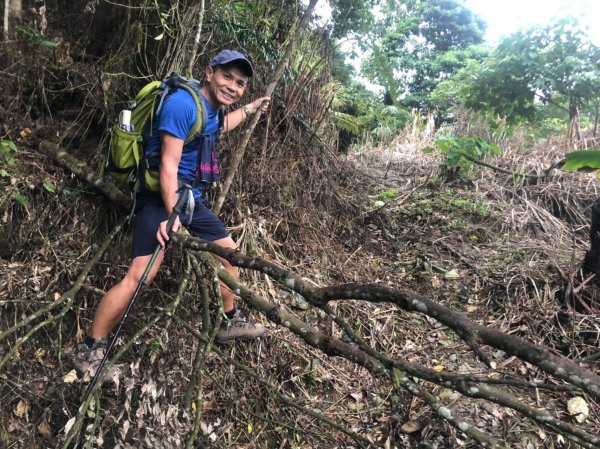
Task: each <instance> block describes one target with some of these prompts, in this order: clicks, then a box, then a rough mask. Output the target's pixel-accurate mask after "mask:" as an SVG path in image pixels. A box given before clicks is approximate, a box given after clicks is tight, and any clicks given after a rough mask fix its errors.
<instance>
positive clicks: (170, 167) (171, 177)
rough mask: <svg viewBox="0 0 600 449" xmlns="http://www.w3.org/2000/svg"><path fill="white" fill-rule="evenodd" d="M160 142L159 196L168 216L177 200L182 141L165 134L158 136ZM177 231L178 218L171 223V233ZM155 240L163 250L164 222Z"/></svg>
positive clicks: (166, 237) (166, 238) (165, 225)
mask: <svg viewBox="0 0 600 449" xmlns="http://www.w3.org/2000/svg"><path fill="white" fill-rule="evenodd" d="M160 140H161V144H162V150H161V157H160V168H159V173H160V175H159V177H160V194H161V196H162V199H163V202H164V203H165V209H166V211H167V215H168V216H170V215H171V214H172V213H173V208H174V207H175V204H176V203H177V198H178V194H177V189H178V184H177V170H178V168H179V161H180V160H181V153H182V151H183V140H181V139H179V138H177V137H175V136H173V135H171V134H169V133H165V132H163V133H161V134H160ZM177 229H179V218H177V219H176V220H175V222H174V223H173V232H177ZM156 238H157V239H158V242H159V243H160V245H161V246H162V247H163V248H164V247H165V243H166V241H167V240H169V235H168V234H167V221H166V220H165V221H163V222H162V223H161V224H160V226H159V229H158V232H157V233H156Z"/></svg>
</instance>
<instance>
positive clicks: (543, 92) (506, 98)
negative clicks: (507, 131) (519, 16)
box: [466, 18, 600, 122]
mask: <svg viewBox="0 0 600 449" xmlns="http://www.w3.org/2000/svg"><path fill="white" fill-rule="evenodd" d="M467 91H468V94H467V95H466V106H468V107H471V108H473V109H476V110H491V111H493V112H494V113H496V114H500V115H503V116H506V117H507V118H508V119H509V120H511V121H513V122H514V121H519V120H523V119H531V118H532V117H533V116H534V114H535V112H536V104H537V102H538V100H541V101H542V102H543V103H553V104H554V105H556V106H558V107H560V108H562V109H563V110H565V111H566V112H567V113H568V118H571V117H573V116H574V115H575V114H577V111H578V108H579V107H580V106H581V105H582V104H583V103H585V102H586V101H588V100H590V99H592V98H597V97H598V95H599V94H598V92H599V91H600V48H598V47H596V46H595V45H593V44H592V43H591V42H590V40H589V38H588V36H587V35H586V34H585V33H584V32H583V31H582V30H581V28H580V27H579V25H578V24H577V22H576V21H575V19H573V18H568V19H563V20H561V21H558V22H555V23H553V24H551V25H549V26H546V27H544V28H532V29H530V30H527V31H522V32H518V33H515V34H513V35H511V36H510V37H508V38H506V39H505V40H504V41H502V42H501V44H500V45H499V46H498V48H497V49H496V50H495V51H494V52H493V54H492V55H491V56H490V58H489V59H488V60H487V61H486V62H485V63H484V64H483V65H482V67H481V69H480V70H479V71H478V72H477V73H476V74H475V76H474V79H473V80H472V81H471V82H470V85H469V87H468V89H467Z"/></svg>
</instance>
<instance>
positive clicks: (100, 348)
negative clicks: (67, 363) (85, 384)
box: [73, 337, 121, 384]
mask: <svg viewBox="0 0 600 449" xmlns="http://www.w3.org/2000/svg"><path fill="white" fill-rule="evenodd" d="M107 343H108V338H107V337H102V338H97V339H96V341H95V342H94V345H93V346H92V347H91V348H90V347H88V345H86V344H85V343H80V344H79V345H78V346H77V353H76V354H75V359H74V360H73V364H74V365H75V369H76V370H77V371H78V372H79V373H80V374H81V375H82V376H83V378H84V380H85V379H86V378H87V379H88V380H89V379H92V378H93V377H94V376H95V375H96V371H98V368H99V367H100V362H102V359H103V358H104V354H105V353H106V345H107ZM107 363H108V360H107ZM120 374H121V370H120V369H119V368H117V367H116V366H111V367H110V369H109V370H108V372H107V373H106V375H105V376H104V383H105V384H107V383H116V381H115V379H118V378H119V375H120Z"/></svg>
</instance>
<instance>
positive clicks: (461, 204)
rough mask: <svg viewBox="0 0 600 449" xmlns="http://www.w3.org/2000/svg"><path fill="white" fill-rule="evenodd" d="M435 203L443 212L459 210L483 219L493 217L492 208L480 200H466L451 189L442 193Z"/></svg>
mask: <svg viewBox="0 0 600 449" xmlns="http://www.w3.org/2000/svg"><path fill="white" fill-rule="evenodd" d="M434 202H435V205H436V207H437V208H439V209H441V210H452V209H459V210H462V211H464V212H467V213H470V214H475V215H479V216H481V217H489V216H490V215H491V210H490V207H489V206H488V205H487V204H486V203H482V202H480V201H479V200H478V199H475V200H473V199H471V198H465V197H463V196H460V194H457V192H455V191H453V190H451V189H448V190H445V191H444V192H442V193H441V194H440V195H439V196H438V197H437V198H436V199H435V201H434Z"/></svg>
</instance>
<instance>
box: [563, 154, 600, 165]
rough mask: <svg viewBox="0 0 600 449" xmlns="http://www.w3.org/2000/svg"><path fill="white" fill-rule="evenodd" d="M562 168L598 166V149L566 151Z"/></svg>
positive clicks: (599, 156) (599, 155)
mask: <svg viewBox="0 0 600 449" xmlns="http://www.w3.org/2000/svg"><path fill="white" fill-rule="evenodd" d="M562 168H563V169H564V170H580V169H582V168H593V169H597V168H600V150H579V151H573V152H571V153H568V154H567V155H566V156H565V163H564V164H563V166H562Z"/></svg>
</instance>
